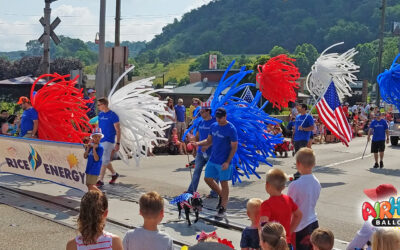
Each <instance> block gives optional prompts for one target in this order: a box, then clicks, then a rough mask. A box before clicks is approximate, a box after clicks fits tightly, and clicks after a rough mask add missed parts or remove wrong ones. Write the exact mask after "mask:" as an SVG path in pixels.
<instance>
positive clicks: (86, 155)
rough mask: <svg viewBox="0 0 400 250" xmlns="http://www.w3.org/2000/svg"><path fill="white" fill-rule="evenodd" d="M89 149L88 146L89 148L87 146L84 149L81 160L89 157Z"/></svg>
mask: <svg viewBox="0 0 400 250" xmlns="http://www.w3.org/2000/svg"><path fill="white" fill-rule="evenodd" d="M89 149H90V146H89V145H87V146H86V147H85V153H84V154H83V158H85V159H87V158H88V155H89Z"/></svg>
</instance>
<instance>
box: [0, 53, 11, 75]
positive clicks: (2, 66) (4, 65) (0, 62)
mask: <svg viewBox="0 0 400 250" xmlns="http://www.w3.org/2000/svg"><path fill="white" fill-rule="evenodd" d="M11 71H12V63H11V62H10V61H8V60H6V59H4V58H0V80H4V79H9V78H11V77H10V76H11Z"/></svg>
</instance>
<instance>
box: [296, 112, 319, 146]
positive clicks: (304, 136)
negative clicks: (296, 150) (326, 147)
mask: <svg viewBox="0 0 400 250" xmlns="http://www.w3.org/2000/svg"><path fill="white" fill-rule="evenodd" d="M304 120H305V121H304ZM303 121H304V123H303ZM302 123H303V125H301V124H302ZM294 124H295V125H294V126H295V133H294V138H293V140H294V141H308V140H310V136H311V131H303V130H299V127H300V125H301V126H302V127H303V128H308V127H311V126H313V125H314V119H313V118H312V116H311V115H307V114H305V115H297V116H296V120H295V122H294Z"/></svg>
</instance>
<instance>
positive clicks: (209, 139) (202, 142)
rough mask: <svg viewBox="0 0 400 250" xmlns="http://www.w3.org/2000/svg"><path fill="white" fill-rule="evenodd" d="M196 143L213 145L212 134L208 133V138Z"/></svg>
mask: <svg viewBox="0 0 400 250" xmlns="http://www.w3.org/2000/svg"><path fill="white" fill-rule="evenodd" d="M196 145H198V146H207V147H209V146H211V145H212V136H211V135H208V137H207V139H205V140H202V141H199V142H197V143H196Z"/></svg>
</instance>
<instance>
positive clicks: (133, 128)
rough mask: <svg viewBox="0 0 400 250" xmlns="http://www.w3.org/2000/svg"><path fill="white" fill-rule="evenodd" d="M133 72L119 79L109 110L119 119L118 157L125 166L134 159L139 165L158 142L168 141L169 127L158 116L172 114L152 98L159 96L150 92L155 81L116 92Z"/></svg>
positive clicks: (141, 83)
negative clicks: (167, 130)
mask: <svg viewBox="0 0 400 250" xmlns="http://www.w3.org/2000/svg"><path fill="white" fill-rule="evenodd" d="M133 68H134V66H132V67H131V68H130V69H128V70H127V71H125V73H124V74H122V75H121V76H120V77H119V78H118V80H117V81H116V83H115V84H114V87H113V89H112V90H111V92H110V94H109V96H108V101H109V108H110V109H111V110H112V111H114V112H115V113H116V114H117V115H118V117H119V121H120V126H121V146H120V150H119V151H118V154H119V155H120V156H121V158H122V160H123V161H124V162H125V163H127V161H128V159H129V158H134V159H135V160H136V163H137V164H139V160H140V158H143V157H147V153H148V151H149V150H150V148H152V147H153V146H154V145H157V144H158V140H166V139H165V138H164V137H163V136H164V134H165V132H164V131H165V129H167V128H168V126H169V124H168V123H166V122H164V121H163V120H162V119H161V118H160V117H159V115H168V114H169V113H167V112H166V111H165V109H164V107H165V102H164V101H161V100H159V99H158V98H157V97H156V96H153V94H154V93H157V92H158V90H154V89H152V88H151V85H152V80H153V79H154V77H151V78H146V79H142V80H139V81H135V82H132V83H130V84H128V85H126V86H124V87H122V88H120V89H118V90H116V88H117V86H118V84H119V82H120V81H121V79H122V78H123V77H124V76H125V75H126V74H127V73H129V71H131V70H133Z"/></svg>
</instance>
